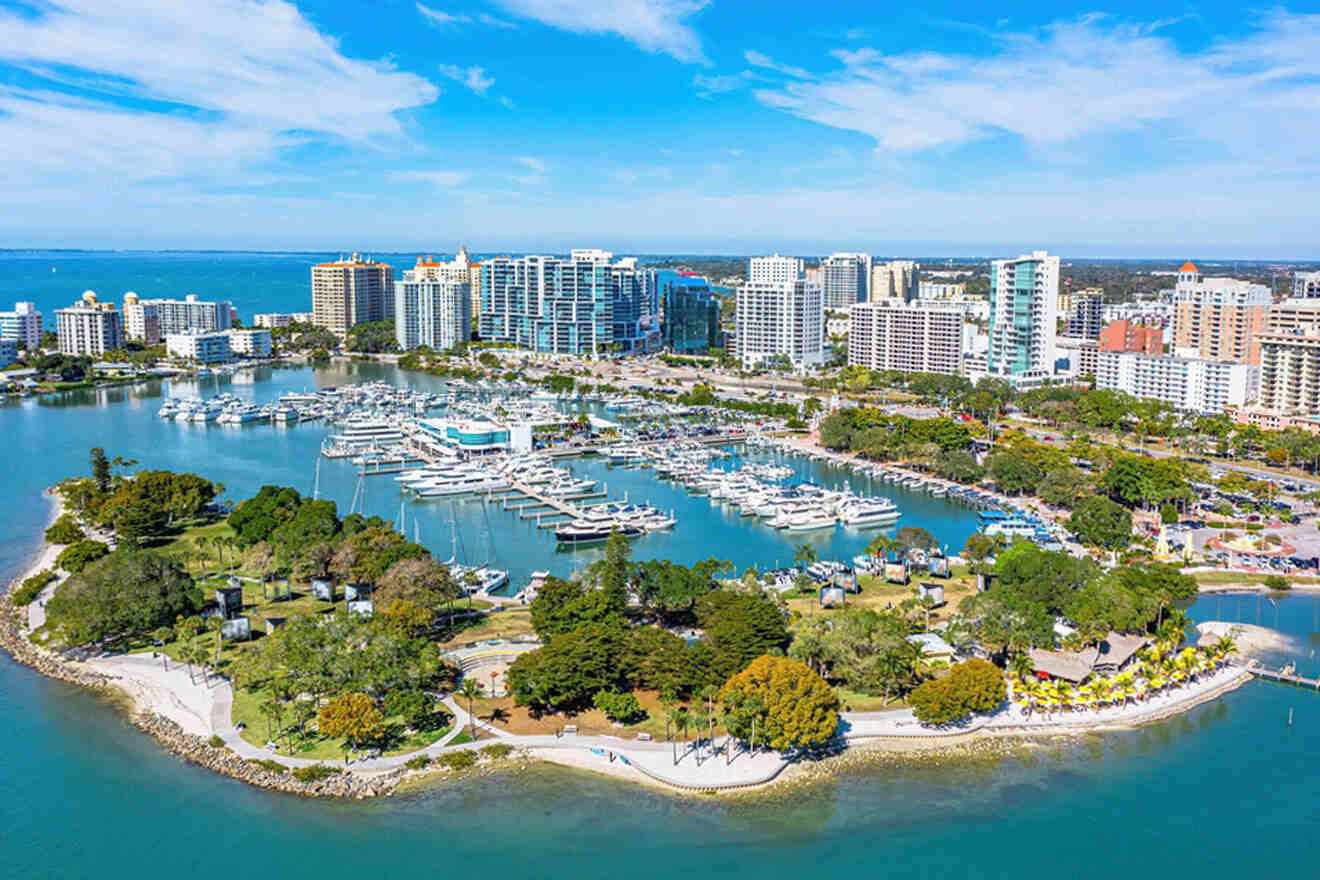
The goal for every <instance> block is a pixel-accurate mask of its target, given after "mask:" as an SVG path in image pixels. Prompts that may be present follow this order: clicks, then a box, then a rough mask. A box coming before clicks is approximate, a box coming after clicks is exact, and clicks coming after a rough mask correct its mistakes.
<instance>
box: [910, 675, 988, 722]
mask: <svg viewBox="0 0 1320 880" xmlns="http://www.w3.org/2000/svg"><path fill="white" fill-rule="evenodd" d="M1006 695H1007V689H1006V687H1005V685H1004V675H1003V673H1002V672H1000V671H999V667H997V666H995V665H994V664H993V663H990V662H988V661H986V660H967V661H965V662H963V663H959V664H957V665H955V666H954V667H953V669H952V670H951V671H950V672H949V674H948V675H947V676H945V677H944V678H937V679H935V680H934V681H928V682H926V683H925V684H923V685H921V686H920V687H917V688H916V689H914V690H913V691H912V693H910V694H909V695H908V702H909V703H910V704H911V705H912V711H913V713H914V714H915V715H916V716H917V720H918V721H920V722H921V723H922V724H935V725H940V724H948V723H949V722H950V721H958V720H960V719H962V718H966V717H967V716H968V715H970V714H971V713H973V712H989V711H991V710H993V709H995V708H996V707H998V706H999V705H1000V704H1001V703H1003V702H1004V697H1005V696H1006Z"/></svg>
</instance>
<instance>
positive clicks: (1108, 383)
mask: <svg viewBox="0 0 1320 880" xmlns="http://www.w3.org/2000/svg"><path fill="white" fill-rule="evenodd" d="M1260 377H1261V368H1260V367H1259V366H1257V365H1256V364H1243V363H1229V362H1226V361H1210V360H1203V359H1201V358H1179V357H1168V356H1165V355H1150V354H1140V353H1138V352H1112V351H1102V352H1100V353H1099V354H1098V355H1097V358H1096V371H1095V383H1096V387H1097V388H1108V389H1112V390H1114V391H1122V392H1124V393H1126V394H1131V395H1132V396H1133V397H1138V398H1141V399H1143V400H1162V401H1164V402H1165V403H1167V404H1169V405H1170V406H1172V407H1173V408H1174V409H1176V410H1178V411H1179V412H1187V413H1201V414H1214V413H1220V412H1223V411H1224V407H1226V406H1234V407H1242V406H1244V405H1246V404H1247V403H1249V402H1251V401H1253V400H1255V399H1256V394H1257V390H1258V388H1259V386H1260Z"/></svg>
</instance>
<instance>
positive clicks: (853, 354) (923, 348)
mask: <svg viewBox="0 0 1320 880" xmlns="http://www.w3.org/2000/svg"><path fill="white" fill-rule="evenodd" d="M851 319H852V322H851V326H850V327H849V330H848V363H849V364H852V365H855V366H861V367H866V368H867V369H869V370H897V371H899V372H902V373H944V374H946V375H954V376H956V375H959V374H961V373H962V370H963V355H964V354H965V351H964V347H963V341H964V334H963V318H962V313H961V312H960V311H957V310H953V309H938V308H923V307H919V306H913V305H906V304H900V303H896V302H895V303H883V302H872V303H858V304H857V305H855V306H853V308H852V314H851Z"/></svg>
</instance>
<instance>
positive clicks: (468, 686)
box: [458, 676, 482, 739]
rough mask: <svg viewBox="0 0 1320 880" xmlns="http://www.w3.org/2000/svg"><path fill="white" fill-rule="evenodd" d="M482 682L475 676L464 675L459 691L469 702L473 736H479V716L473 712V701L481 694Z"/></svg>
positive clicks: (469, 718)
mask: <svg viewBox="0 0 1320 880" xmlns="http://www.w3.org/2000/svg"><path fill="white" fill-rule="evenodd" d="M481 690H482V687H481V682H479V681H477V680H476V679H475V678H469V677H467V676H464V678H463V681H462V683H460V684H459V686H458V692H459V693H460V694H462V695H463V696H464V697H466V698H467V704H468V725H469V726H470V728H471V730H472V738H473V739H476V738H477V716H476V715H473V714H472V701H473V700H475V699H476V698H477V697H479V696H481Z"/></svg>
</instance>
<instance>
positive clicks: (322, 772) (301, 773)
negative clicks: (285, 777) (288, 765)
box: [293, 764, 344, 782]
mask: <svg viewBox="0 0 1320 880" xmlns="http://www.w3.org/2000/svg"><path fill="white" fill-rule="evenodd" d="M343 772H344V771H343V770H341V769H339V768H338V767H331V766H329V765H328V764H312V765H311V766H309V767H298V768H297V769H295V770H294V771H293V778H294V779H297V780H298V781H299V782H320V781H321V780H322V779H327V778H329V777H331V776H334V775H336V774H339V773H343Z"/></svg>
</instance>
